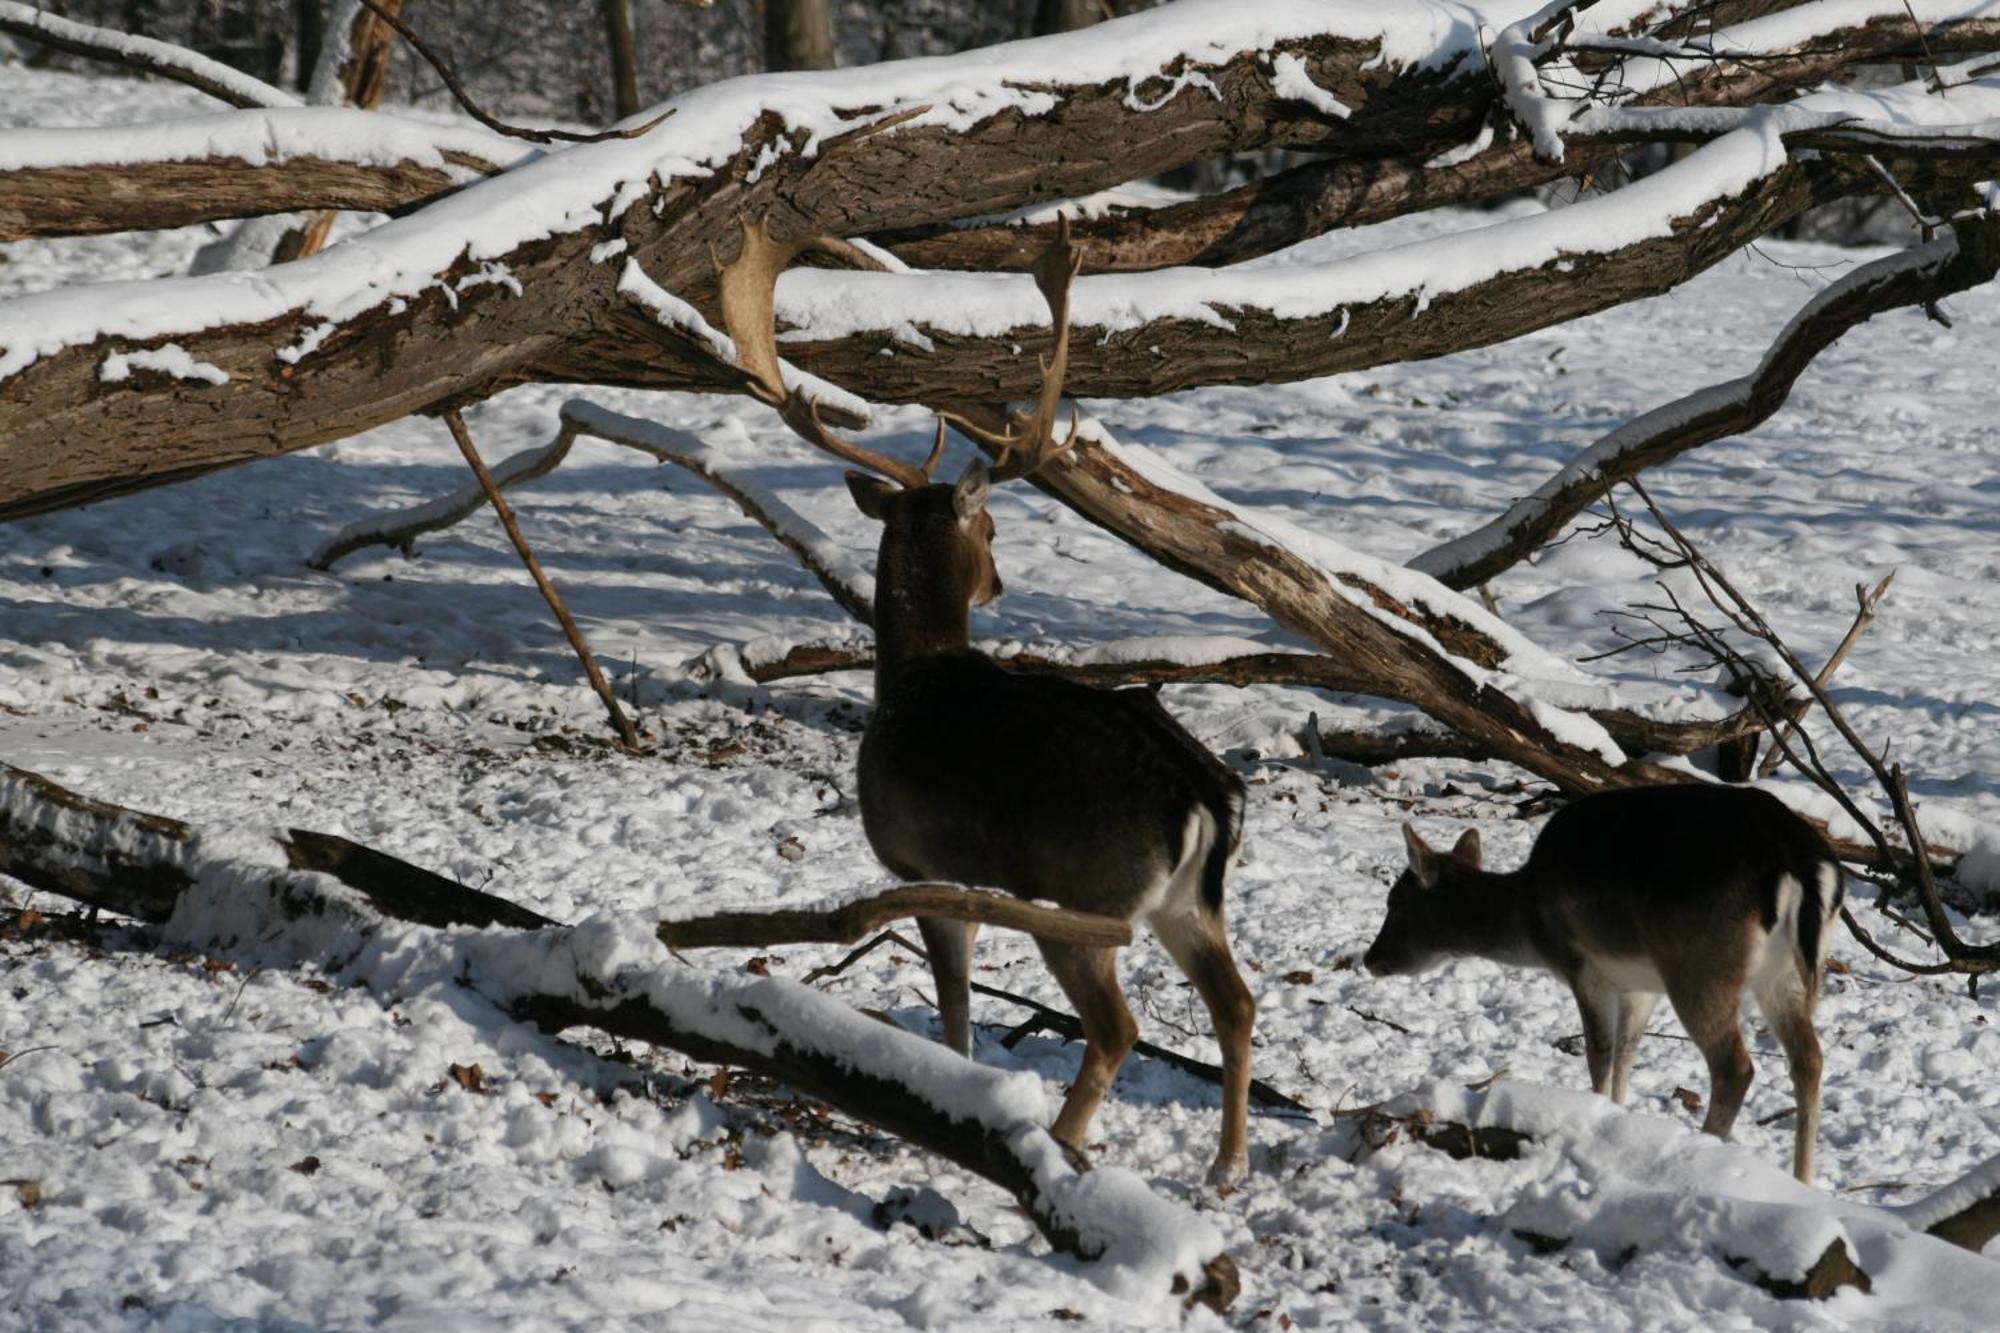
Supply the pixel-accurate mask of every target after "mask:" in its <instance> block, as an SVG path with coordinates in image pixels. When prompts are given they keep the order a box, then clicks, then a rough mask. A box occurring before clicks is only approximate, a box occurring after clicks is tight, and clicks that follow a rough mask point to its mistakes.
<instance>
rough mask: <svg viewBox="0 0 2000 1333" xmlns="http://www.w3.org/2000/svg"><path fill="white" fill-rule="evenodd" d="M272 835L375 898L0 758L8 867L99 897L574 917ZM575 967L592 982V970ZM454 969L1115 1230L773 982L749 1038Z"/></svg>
mask: <svg viewBox="0 0 2000 1333" xmlns="http://www.w3.org/2000/svg"><path fill="white" fill-rule="evenodd" d="M278 842H279V844H280V845H282V846H284V847H285V848H286V857H287V860H288V861H291V862H293V864H294V867H295V869H303V870H318V871H324V872H326V873H328V874H331V875H333V876H335V877H336V878H338V879H339V880H340V881H341V882H342V883H343V884H346V885H348V886H349V887H351V888H361V889H362V892H363V893H364V894H365V895H366V897H367V900H368V903H369V908H372V911H371V910H369V908H359V907H357V906H356V905H355V904H354V903H353V902H351V901H346V900H343V899H342V898H338V897H334V896H331V895H328V894H327V893H326V892H325V891H324V888H323V887H322V885H321V884H320V883H319V882H318V881H316V880H315V879H314V878H313V877H310V876H304V875H299V874H296V873H292V872H290V871H286V870H278V869H275V868H267V867H263V866H260V865H256V864H252V863H245V862H241V861H235V860H231V859H227V858H225V857H220V856H216V855H214V854H211V853H209V852H207V851H205V850H204V849H203V848H202V846H201V845H200V841H199V839H198V838H196V837H195V835H194V832H193V830H191V829H190V828H189V826H188V825H186V824H183V823H181V822H180V821H178V820H172V819H166V818H163V817H161V816H158V815H149V814H143V813H141V812H138V811H133V810H127V809H124V808H122V807H119V806H115V805H110V804H108V803H105V802H102V801H95V800H92V799H90V798H88V797H85V796H82V795H79V794H78V793H76V792H72V791H69V790H67V789H66V788H63V787H61V786H60V785H58V784H56V783H54V782H51V781H50V780H48V779H47V778H44V777H42V776H40V775H39V774H35V773H30V772H27V771H26V770H23V769H17V768H12V767H8V766H5V765H0V873H5V874H8V875H12V876H14V877H16V878H19V879H21V880H23V881H24V882H26V883H29V884H31V885H34V886H35V887H38V888H44V889H47V890H49V891H51V892H55V893H60V894H63V895H64V896H67V897H71V898H75V899H77V900H78V901H81V902H85V903H89V904H91V905H92V906H97V907H103V908H106V909H109V910H112V911H116V912H120V913H124V914H129V915H134V916H138V917H140V918H141V919H144V920H149V921H164V920H166V919H167V918H168V917H169V916H171V915H172V912H173V909H174V905H175V904H176V902H178V900H179V898H180V897H181V895H182V894H183V893H185V892H186V891H188V890H189V889H191V888H193V887H194V885H195V884H196V883H198V882H201V880H202V877H203V875H204V874H205V873H206V874H216V873H218V872H220V873H223V874H226V875H227V876H228V880H227V881H226V882H230V883H233V884H235V885H237V886H239V887H238V890H237V891H238V892H241V893H243V894H246V895H253V896H261V897H262V898H263V899H264V900H265V904H266V905H267V906H268V908H269V910H270V911H271V913H272V914H273V915H274V916H275V917H281V918H284V919H297V918H307V917H328V916H331V917H334V918H336V919H344V920H345V922H346V923H347V925H348V926H349V927H350V929H351V931H352V933H353V934H354V935H356V936H357V937H358V938H357V939H356V943H357V944H361V943H365V941H366V939H367V938H368V937H369V936H370V935H372V934H373V933H374V932H375V931H376V930H377V929H379V928H380V927H381V925H382V924H383V922H384V921H385V920H387V919H396V920H409V921H416V922H419V923H421V924H426V925H433V926H448V925H457V926H479V927H507V926H514V927H516V928H519V929H525V930H529V931H536V932H543V933H554V932H561V931H563V930H565V929H567V928H566V927H562V926H560V925H557V924H555V923H553V922H550V921H549V920H548V919H547V918H545V917H542V916H540V915H539V914H537V913H533V912H529V911H527V909H524V908H519V907H516V906H514V905H512V904H509V903H506V902H504V901H503V900H500V899H497V898H494V897H492V896H491V895H489V894H484V893H481V892H479V891H477V890H474V889H467V888H465V887H464V886H462V885H458V884H455V883H453V882H452V881H450V880H446V879H443V878H442V877H440V876H437V875H433V874H431V873H430V872H428V871H424V870H422V869H419V868H418V867H416V866H412V865H409V864H407V863H405V862H402V861H398V860H396V859H395V858H393V857H389V856H387V855H385V854H383V853H380V852H375V851H371V850H370V849H367V848H363V847H359V846H357V845H355V844H353V843H349V842H347V841H346V840H345V839H340V838H332V837H328V836H326V835H318V834H300V833H293V834H290V835H288V837H287V838H283V839H278ZM363 886H365V887H363ZM1020 905H1022V906H1025V904H1020ZM1120 924H1121V925H1122V923H1120ZM502 942H503V943H504V941H502ZM502 971H503V972H504V969H502ZM577 980H578V982H579V984H581V985H583V986H584V988H585V989H590V988H591V985H592V979H591V978H589V977H584V976H579V977H578V979H577ZM459 981H460V984H462V985H464V986H466V988H467V989H469V990H472V991H474V992H475V993H478V994H481V995H484V996H485V997H486V998H488V999H489V1000H492V1001H493V1002H494V1003H496V1004H498V1005H500V1006H501V1007H502V1008H504V1009H506V1010H508V1011H509V1012H511V1013H513V1014H515V1015H516V1016H518V1017H520V1018H523V1019H526V1020H528V1021H531V1022H534V1023H536V1024H538V1025H539V1026H541V1027H543V1028H545V1029H546V1030H548V1031H550V1032H560V1031H562V1030H563V1029H565V1028H570V1027H579V1026H587V1027H593V1028H597V1029H598V1030H600V1031H604V1032H608V1033H610V1034H612V1035H614V1036H620V1037H627V1038H631V1039H634V1040H638V1041H645V1042H650V1043H653V1044H656V1045H660V1046H665V1047H668V1048H670V1049H672V1050H676V1051H680V1052H682V1053H683V1054H686V1055H688V1056H691V1057H693V1058H694V1059H697V1060H702V1061H706V1062H708V1063H712V1064H719V1065H727V1066H735V1067H738V1068H743V1069H750V1070H753V1071H755V1072H757V1073H760V1074H764V1075H766V1076H768V1077H770V1078H772V1079H775V1080H777V1081H779V1082H782V1083H785V1084H787V1085H789V1086H791V1087H793V1088H796V1089H798V1090H799V1091H801V1092H804V1093H806V1094H808V1095H810V1096H814V1097H817V1098H819V1099H820V1100H822V1101H824V1102H826V1103H827V1104H828V1105H830V1106H833V1107H835V1108H837V1109H838V1110H840V1111H843V1112H845V1113H846V1114H848V1115H851V1116H854V1117H855V1118H856V1119H859V1120H863V1121H866V1122H868V1123H870V1124H873V1125H877V1126H879V1127H881V1128H883V1129H886V1130H888V1131H890V1132H891V1133H894V1134H896V1135H898V1136H899V1137H902V1138H904V1139H906V1140H907V1141H909V1142H910V1143H913V1144H915V1145H917V1146H918V1147H922V1148H926V1149H929V1150H930V1151H932V1152H935V1153H937V1154H938V1155H939V1156H941V1157H944V1158H945V1159H947V1160H948V1161H952V1162H955V1163H957V1164H958V1165H960V1166H963V1167H964V1168H965V1169H967V1170H968V1171H971V1172H973V1173H975V1174H977V1175H980V1176H982V1177H984V1178H986V1179H988V1180H990V1181H992V1182H993V1183H995V1184H997V1185H999V1186H1000V1187H1001V1188H1002V1189H1004V1190H1006V1191H1007V1192H1008V1193H1009V1194H1011V1195H1013V1196H1014V1198H1015V1199H1016V1200H1018V1201H1019V1202H1020V1204H1021V1206H1022V1208H1023V1210H1024V1211H1026V1213H1027V1214H1028V1216H1029V1217H1030V1218H1031V1219H1033V1221H1034V1222H1035V1225H1036V1227H1037V1228H1038V1229H1039V1230H1040V1231H1041V1233H1042V1235H1043V1236H1044V1238H1045V1239H1047V1241H1048V1242H1049V1244H1050V1245H1051V1246H1052V1247H1054V1248H1055V1249H1056V1250H1058V1251H1060V1252H1061V1253H1064V1254H1067V1255H1072V1256H1074V1257H1076V1258H1080V1259H1084V1260H1092V1259H1096V1258H1098V1257H1100V1256H1101V1255H1102V1254H1103V1253H1104V1252H1105V1249H1106V1247H1107V1245H1108V1243H1109V1240H1110V1236H1109V1234H1108V1228H1109V1227H1110V1226H1113V1225H1116V1221H1115V1219H1111V1218H1100V1217H1094V1216H1081V1217H1079V1216H1077V1215H1076V1213H1075V1212H1074V1211H1073V1210H1074V1208H1076V1207H1077V1206H1078V1205H1079V1203H1080V1202H1083V1201H1080V1200H1078V1199H1077V1198H1076V1197H1075V1196H1074V1195H1073V1194H1068V1195H1066V1194H1065V1193H1064V1192H1063V1191H1064V1190H1065V1189H1066V1188H1068V1187H1072V1186H1073V1185H1074V1184H1075V1182H1076V1181H1077V1178H1078V1177H1079V1176H1080V1175H1081V1174H1082V1173H1084V1172H1087V1171H1088V1170H1089V1164H1088V1162H1087V1161H1086V1160H1085V1159H1084V1158H1083V1157H1082V1155H1081V1154H1078V1153H1076V1152H1074V1150H1070V1149H1064V1148H1062V1147H1061V1145H1058V1144H1057V1143H1056V1142H1055V1141H1054V1140H1053V1139H1051V1138H1049V1136H1048V1133H1047V1131H1046V1130H1045V1129H1043V1128H1041V1127H1040V1126H1038V1125H1033V1124H1028V1123H1025V1122H1006V1123H989V1122H987V1121H982V1120H978V1119H968V1118H966V1117H964V1116H962V1115H960V1114H958V1113H955V1112H954V1111H953V1110H952V1109H951V1108H949V1107H943V1106H939V1105H936V1104H934V1103H933V1102H932V1101H931V1100H930V1099H929V1098H928V1097H927V1096H926V1095H925V1093H924V1092H923V1091H922V1090H921V1089H920V1088H917V1087H914V1086H912V1085H911V1084H909V1083H906V1082H904V1081H901V1080H899V1079H898V1078H897V1076H896V1071H897V1069H898V1068H899V1067H900V1066H899V1060H900V1059H906V1058H907V1057H908V1052H904V1053H901V1055H900V1056H899V1053H897V1052H894V1051H891V1052H887V1053H882V1052H878V1051H876V1050H874V1049H873V1048H868V1049H857V1050H840V1051H837V1052H830V1051H828V1050H825V1049H819V1048H807V1047H805V1046H802V1045H801V1044H799V1043H798V1042H797V1041H796V1040H795V1039H794V1038H793V1037H791V1036H790V1035H789V1034H788V1032H787V1029H786V1027H785V1025H784V1024H781V1023H774V1022H772V1021H771V1019H770V1018H768V1017H767V1016H766V1015H765V1014H764V1013H763V1012H762V1011H760V1009H759V1008H758V1004H759V998H758V997H759V996H760V995H763V994H768V991H766V990H763V989H760V985H759V983H745V984H742V985H739V986H737V987H735V988H733V989H732V988H730V987H728V986H726V985H724V986H716V987H711V988H710V990H709V998H710V1002H711V1003H722V1004H726V1005H728V1006H730V1007H731V1008H732V1009H733V1010H734V1012H735V1014H736V1015H737V1017H739V1018H740V1019H742V1020H744V1021H747V1022H749V1023H751V1024H754V1025H756V1026H757V1027H758V1028H759V1029H760V1032H759V1037H760V1038H761V1040H760V1041H759V1042H758V1043H756V1045H755V1046H743V1045H738V1044H736V1043H734V1042H732V1041H726V1040H722V1039H720V1038H718V1037H716V1036H715V1035H714V1034H713V1032H712V1031H704V1030H698V1029H695V1028H691V1027H689V1026H688V1025H687V1024H685V1023H683V1022H680V1021H677V1020H676V1019H675V1018H674V1017H673V1016H672V1015H671V1014H670V1013H669V1012H668V1010H666V1009H664V1008H662V1007H659V1006H656V1005H655V1004H653V1003H651V1002H650V1001H648V1000H644V999H638V998H633V997H631V996H629V995H613V994H608V993H607V994H605V995H604V996H603V997H602V998H601V999H600V1000H599V1001H597V1002H594V1003H593V1002H584V1001H580V1000H578V999H576V998H575V997H574V996H572V995H567V994H553V993H540V992H533V993H523V992H521V991H519V990H518V989H513V988H510V986H509V985H508V983H507V979H506V977H505V976H504V975H503V976H499V977H486V976H483V975H481V974H480V969H478V968H468V969H467V971H466V974H465V975H464V976H462V977H461V978H460V979H459ZM768 984H769V983H763V985H766V986H767V985H768ZM806 993H807V994H812V992H806ZM815 1000H816V1002H818V1003H821V1004H824V1005H826V1006H828V1011H829V1013H842V1014H844V1013H845V1010H844V1008H843V1007H842V1006H839V1005H838V1004H836V1003H835V1002H834V1001H831V1000H827V999H825V998H824V997H817V996H816V997H815ZM901 1040H903V1041H907V1042H908V1043H910V1044H911V1048H912V1049H913V1050H915V1051H917V1052H919V1053H921V1054H922V1055H923V1056H926V1057H928V1056H931V1055H933V1054H934V1053H935V1050H936V1048H935V1047H934V1045H933V1044H932V1043H930V1042H927V1041H924V1040H923V1039H922V1038H919V1037H916V1036H914V1035H910V1034H901ZM968 1068H970V1069H974V1070H976V1069H977V1066H969V1067H968ZM972 1077H974V1078H982V1077H983V1078H988V1079H991V1080H995V1081H997V1080H999V1079H1001V1078H1003V1077H1005V1076H1004V1075H1002V1074H1000V1073H999V1072H998V1071H990V1070H989V1071H982V1072H979V1073H975V1074H973V1075H972ZM1085 1206H1086V1207H1087V1203H1086V1204H1085ZM1202 1276H1203V1281H1202V1282H1201V1284H1199V1285H1197V1286H1195V1287H1194V1288H1193V1289H1192V1290H1187V1291H1184V1292H1183V1293H1182V1294H1184V1295H1185V1296H1186V1297H1187V1300H1188V1302H1189V1303H1190V1304H1193V1303H1201V1304H1206V1305H1210V1306H1212V1307H1213V1308H1216V1309H1218V1310H1219V1309H1223V1308H1226V1307H1227V1305H1228V1304H1229V1302H1230V1301H1232V1300H1234V1298H1235V1296H1236V1292H1237V1289H1238V1285H1239V1284H1238V1279H1237V1273H1236V1265H1235V1263H1234V1262H1233V1261H1232V1260H1231V1259H1230V1258H1229V1256H1228V1255H1227V1254H1222V1253H1218V1254H1215V1255H1212V1256H1210V1257H1209V1258H1208V1259H1207V1261H1206V1262H1205V1264H1204V1269H1203V1275H1202Z"/></svg>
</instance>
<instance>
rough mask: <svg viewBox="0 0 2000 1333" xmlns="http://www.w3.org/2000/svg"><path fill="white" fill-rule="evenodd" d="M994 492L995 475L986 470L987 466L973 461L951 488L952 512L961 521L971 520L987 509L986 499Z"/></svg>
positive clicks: (966, 466)
mask: <svg viewBox="0 0 2000 1333" xmlns="http://www.w3.org/2000/svg"><path fill="white" fill-rule="evenodd" d="M992 491H993V474H992V473H991V472H988V471H987V470H986V464H985V463H984V462H983V461H982V460H980V459H977V458H975V459H973V460H972V461H971V462H970V463H967V464H966V465H965V471H964V472H962V473H960V474H959V477H958V484H957V485H956V486H953V487H952V488H951V507H952V512H954V513H956V514H957V515H958V516H959V517H960V518H961V519H968V518H971V517H972V516H973V515H974V514H976V513H978V512H979V511H980V510H982V509H984V508H986V497H987V496H988V495H990V494H992Z"/></svg>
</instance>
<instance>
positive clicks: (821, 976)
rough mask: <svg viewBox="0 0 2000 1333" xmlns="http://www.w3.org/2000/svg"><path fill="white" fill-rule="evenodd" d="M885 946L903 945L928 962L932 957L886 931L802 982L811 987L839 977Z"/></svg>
mask: <svg viewBox="0 0 2000 1333" xmlns="http://www.w3.org/2000/svg"><path fill="white" fill-rule="evenodd" d="M885 944H897V945H901V946H902V947H903V948H905V949H908V950H909V951H910V952H911V953H913V954H915V955H916V956H917V957H919V958H922V959H925V960H928V959H929V957H930V955H929V954H927V953H925V952H924V951H923V950H922V949H919V948H918V947H917V946H916V945H914V944H912V943H910V942H909V941H908V940H906V939H904V938H903V937H902V936H901V935H898V934H897V933H896V932H895V931H893V930H885V931H883V932H882V933H881V934H880V935H877V936H876V937H875V938H874V939H872V940H870V941H868V943H866V944H864V945H861V946H860V947H859V948H857V949H854V950H853V951H852V952H850V953H849V954H848V955H847V957H845V958H843V959H841V960H840V961H839V962H837V963H829V964H827V965H826V966H825V967H816V968H814V969H813V970H812V971H810V972H808V973H806V974H805V976H804V977H803V978H801V980H802V981H803V982H804V984H806V985H808V986H810V985H812V984H813V983H814V982H816V981H824V980H826V979H827V978H828V977H837V976H839V975H840V974H841V973H843V972H845V971H846V970H847V969H848V968H850V967H853V966H854V965H855V964H856V963H858V962H860V961H861V960H862V959H863V958H866V957H867V956H868V955H869V954H871V953H873V952H875V950H877V949H879V948H881V947H882V946H883V945H885Z"/></svg>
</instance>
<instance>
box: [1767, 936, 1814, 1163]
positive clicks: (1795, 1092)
mask: <svg viewBox="0 0 2000 1333" xmlns="http://www.w3.org/2000/svg"><path fill="white" fill-rule="evenodd" d="M1786 961H1787V963H1789V962H1790V960H1789V959H1787V960H1786ZM1755 993H1756V996H1757V1008H1758V1009H1760V1010H1761V1011H1762V1012H1763V1014H1764V1022H1765V1023H1767V1024H1768V1025H1769V1026H1770V1028H1771V1032H1772V1034H1773V1035H1774V1036H1776V1037H1777V1039H1778V1044H1779V1045H1781V1046H1783V1047H1784V1048H1785V1063H1786V1064H1787V1065H1789V1066H1790V1067H1791V1071H1792V1102H1793V1105H1794V1106H1796V1107H1797V1108H1798V1114H1797V1118H1796V1123H1795V1124H1794V1125H1793V1135H1792V1174H1793V1175H1795V1176H1797V1177H1798V1178H1799V1179H1800V1180H1801V1181H1804V1182H1805V1183H1806V1184H1808V1185H1810V1184H1812V1178H1813V1149H1814V1146H1815V1145H1816V1144H1817V1143H1818V1141H1819V1079H1820V1050H1819V1033H1818V1032H1816V1031H1815V1030H1814V1029H1813V997H1812V995H1811V994H1810V993H1809V992H1808V991H1807V990H1806V989H1805V987H1804V986H1803V985H1802V984H1801V983H1800V981H1799V977H1798V974H1797V973H1796V972H1794V971H1792V970H1791V968H1790V967H1789V966H1788V967H1787V968H1786V970H1785V972H1784V973H1783V975H1781V976H1779V977H1778V978H1775V979H1774V980H1772V981H1770V982H1767V983H1764V984H1761V985H1758V986H1757V987H1755Z"/></svg>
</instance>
